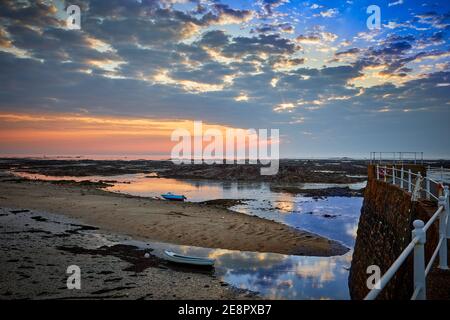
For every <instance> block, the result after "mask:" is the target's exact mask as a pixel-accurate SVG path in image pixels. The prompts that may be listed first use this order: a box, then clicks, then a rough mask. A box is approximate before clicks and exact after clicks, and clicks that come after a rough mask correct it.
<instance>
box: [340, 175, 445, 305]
mask: <svg viewBox="0 0 450 320" xmlns="http://www.w3.org/2000/svg"><path fill="white" fill-rule="evenodd" d="M406 169H409V168H406ZM411 169H412V170H414V172H417V171H421V172H422V173H425V172H426V171H425V168H423V167H420V166H414V167H413V168H411ZM429 212H430V208H427V207H426V206H425V204H423V203H421V202H414V203H413V202H411V195H410V194H408V193H407V192H405V191H404V190H402V189H400V188H399V187H397V186H394V185H392V184H389V183H385V182H383V181H378V180H376V176H375V167H374V166H369V168H368V182H367V187H366V190H365V193H364V203H363V207H362V209H361V217H360V221H359V226H358V233H357V238H356V243H355V249H354V253H353V260H352V266H351V269H350V276H349V288H350V296H351V298H352V299H363V298H364V297H365V296H366V295H367V293H368V292H369V289H368V288H367V285H366V280H367V277H368V276H369V274H367V273H366V270H367V267H368V266H370V265H378V266H379V267H380V269H381V273H382V274H384V273H385V272H386V271H387V270H388V268H389V267H390V266H391V265H392V263H393V262H394V261H395V260H396V259H397V257H398V256H399V255H400V254H401V252H402V251H403V249H404V248H405V247H406V246H407V245H408V244H409V242H410V241H411V230H412V228H413V227H412V222H413V221H414V220H416V219H422V220H424V221H427V220H428V218H429ZM429 233H430V234H429V235H428V238H427V245H426V255H427V259H429V257H430V256H431V254H432V252H431V250H432V246H433V244H434V245H435V244H436V240H437V228H436V227H435V226H433V228H432V230H431V232H429ZM412 276H413V274H412V255H411V256H410V258H409V259H408V261H407V263H405V264H404V265H403V266H402V267H401V268H400V269H399V271H398V272H397V273H396V275H395V276H394V277H393V278H392V279H391V281H390V282H389V284H388V285H387V287H386V288H385V289H384V290H383V291H382V293H381V294H380V295H379V296H378V299H410V297H411V295H412V292H413V287H412V286H413V281H412Z"/></svg>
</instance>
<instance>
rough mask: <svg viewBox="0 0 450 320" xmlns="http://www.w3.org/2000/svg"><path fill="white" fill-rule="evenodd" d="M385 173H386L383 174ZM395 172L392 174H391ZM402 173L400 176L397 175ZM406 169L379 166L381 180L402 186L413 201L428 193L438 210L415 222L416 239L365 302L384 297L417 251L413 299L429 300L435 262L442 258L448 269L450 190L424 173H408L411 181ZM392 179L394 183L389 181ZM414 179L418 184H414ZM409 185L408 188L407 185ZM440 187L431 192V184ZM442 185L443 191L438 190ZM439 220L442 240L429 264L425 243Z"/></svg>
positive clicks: (377, 173)
mask: <svg viewBox="0 0 450 320" xmlns="http://www.w3.org/2000/svg"><path fill="white" fill-rule="evenodd" d="M382 170H383V171H382ZM388 170H391V171H390V172H392V174H391V175H389V171H388ZM398 171H399V172H400V177H399V176H397V173H398ZM404 175H405V170H404V169H403V168H401V169H397V168H395V167H391V168H388V167H386V166H384V167H380V166H379V165H377V166H376V176H377V179H378V180H380V179H382V180H384V181H385V182H389V183H393V184H395V185H397V183H398V184H399V185H400V187H401V188H402V189H406V190H408V191H409V192H410V193H411V199H412V201H417V200H418V199H419V198H420V195H421V192H424V193H425V198H426V199H430V198H433V199H437V200H438V209H437V210H436V212H435V213H434V214H433V215H432V216H431V218H430V219H429V220H428V221H427V223H426V224H425V223H424V222H423V221H422V220H415V221H414V222H413V226H414V230H412V236H411V237H412V240H411V242H410V243H409V244H408V245H407V246H406V248H405V249H404V250H403V251H402V253H401V254H400V255H399V257H398V258H397V260H395V261H394V263H393V264H392V265H391V266H390V268H389V269H388V270H387V271H386V273H384V275H383V276H382V277H381V279H380V280H379V281H378V282H377V283H376V284H375V286H374V288H373V289H372V290H370V292H369V293H368V294H367V296H366V297H365V298H364V299H365V300H374V299H376V297H377V296H378V295H379V294H380V292H381V291H382V290H383V289H384V288H385V287H386V285H387V284H388V283H389V281H390V280H391V278H392V277H393V276H394V275H395V273H396V272H397V271H398V269H399V268H400V267H401V266H402V265H403V263H405V261H406V259H407V258H408V257H409V255H410V254H411V253H412V252H414V253H413V254H414V263H413V268H414V291H413V294H412V296H411V299H412V300H425V299H426V278H427V275H428V273H429V272H430V270H431V267H432V266H433V263H434V261H435V260H436V258H437V257H438V256H439V268H440V269H443V270H448V263H447V258H448V257H447V239H450V214H449V210H450V205H449V189H448V186H443V185H442V183H439V182H436V181H434V180H432V179H429V178H427V177H425V178H423V177H422V176H421V174H420V173H417V174H415V173H412V172H411V170H408V171H407V179H406V178H405V176H404ZM389 176H390V177H391V178H392V180H390V179H389ZM413 180H414V181H413ZM424 181H425V185H426V189H422V184H423V182H424ZM405 183H406V186H405ZM432 183H434V184H436V187H437V188H436V191H437V193H433V192H432V191H431V188H430V185H431V184H432ZM438 186H441V187H442V188H440V187H438ZM438 218H439V240H438V244H437V245H436V248H435V249H434V251H433V254H432V256H431V258H430V260H429V261H428V264H426V261H425V243H426V238H427V237H426V236H427V231H428V229H429V228H430V227H431V225H433V224H434V223H435V222H436V221H437V220H438Z"/></svg>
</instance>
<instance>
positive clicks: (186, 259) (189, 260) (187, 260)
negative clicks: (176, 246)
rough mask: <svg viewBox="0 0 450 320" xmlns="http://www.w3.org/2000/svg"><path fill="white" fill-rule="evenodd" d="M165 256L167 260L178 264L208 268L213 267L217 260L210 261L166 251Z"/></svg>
mask: <svg viewBox="0 0 450 320" xmlns="http://www.w3.org/2000/svg"><path fill="white" fill-rule="evenodd" d="M164 256H165V258H166V259H167V260H169V261H172V262H176V263H183V264H192V265H196V266H208V267H212V266H213V265H214V262H215V260H214V259H208V258H202V257H191V256H184V255H181V254H178V253H175V252H172V251H168V250H164Z"/></svg>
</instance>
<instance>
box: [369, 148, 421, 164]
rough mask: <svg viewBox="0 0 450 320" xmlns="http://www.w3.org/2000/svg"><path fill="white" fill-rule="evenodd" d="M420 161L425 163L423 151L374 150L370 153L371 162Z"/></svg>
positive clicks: (400, 162) (401, 162)
mask: <svg viewBox="0 0 450 320" xmlns="http://www.w3.org/2000/svg"><path fill="white" fill-rule="evenodd" d="M383 162H387V163H394V164H396V163H399V164H403V163H415V164H417V163H420V164H423V152H404V151H402V152H398V151H397V152H391V151H372V152H371V153H370V163H371V164H375V163H380V164H382V163H383Z"/></svg>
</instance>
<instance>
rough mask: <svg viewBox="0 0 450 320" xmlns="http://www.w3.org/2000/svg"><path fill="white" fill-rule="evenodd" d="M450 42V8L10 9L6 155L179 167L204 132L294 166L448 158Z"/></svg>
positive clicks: (134, 4) (165, 1)
mask: <svg viewBox="0 0 450 320" xmlns="http://www.w3.org/2000/svg"><path fill="white" fill-rule="evenodd" d="M69 5H78V6H79V7H80V9H81V25H80V27H81V28H80V29H75V30H72V29H69V28H68V27H67V23H66V19H67V14H66V8H67V7H68V6H69ZM370 5H378V6H379V8H380V14H381V15H380V17H381V24H380V28H379V29H372V30H371V29H369V28H368V26H367V19H368V18H369V16H370V15H371V14H370V13H367V8H368V7H369V6H370ZM449 32H450V2H449V1H446V0H440V1H412V0H382V1H375V0H370V1H365V0H352V1H334V0H327V1H296V0H257V1H238V0H229V1H227V0H140V1H139V0H92V1H88V0H83V1H76V0H73V1H9V0H2V1H1V2H0V155H11V154H15V155H29V154H33V155H58V154H60V155H127V154H129V155H131V154H133V155H149V156H151V155H169V154H170V150H171V148H172V146H173V144H174V143H173V142H172V141H170V135H171V132H173V131H174V130H176V129H178V128H186V129H188V130H190V129H191V128H192V124H193V121H203V123H204V124H205V125H206V126H207V127H212V128H214V127H215V128H219V129H220V130H225V129H226V128H243V129H250V128H253V129H278V130H279V132H280V139H279V148H280V156H281V157H283V158H287V157H290V158H294V157H330V156H350V157H368V156H369V153H370V152H371V151H423V152H424V153H425V157H433V158H437V157H445V158H450V139H449V136H450V134H449V133H450V129H449V120H450V112H449V110H450V41H449Z"/></svg>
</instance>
